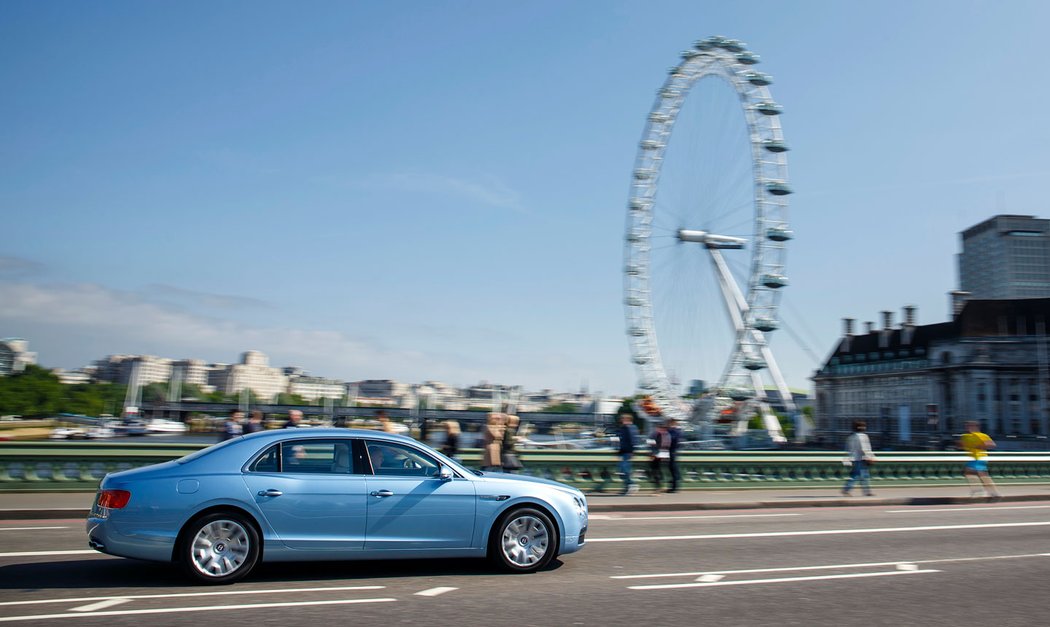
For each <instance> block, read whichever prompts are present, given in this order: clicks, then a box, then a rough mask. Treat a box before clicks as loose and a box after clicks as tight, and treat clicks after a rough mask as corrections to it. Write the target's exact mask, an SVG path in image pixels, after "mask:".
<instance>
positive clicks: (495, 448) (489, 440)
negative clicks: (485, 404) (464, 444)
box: [481, 412, 503, 472]
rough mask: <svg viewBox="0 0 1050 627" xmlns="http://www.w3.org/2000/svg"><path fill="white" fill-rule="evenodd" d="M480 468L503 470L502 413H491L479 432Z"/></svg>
mask: <svg viewBox="0 0 1050 627" xmlns="http://www.w3.org/2000/svg"><path fill="white" fill-rule="evenodd" d="M481 445H482V451H481V469H482V470H491V471H495V472H500V471H501V470H503V459H502V453H503V451H502V449H503V415H502V414H498V413H495V412H493V413H491V414H489V415H488V419H487V420H486V421H485V428H484V430H483V431H482V433H481Z"/></svg>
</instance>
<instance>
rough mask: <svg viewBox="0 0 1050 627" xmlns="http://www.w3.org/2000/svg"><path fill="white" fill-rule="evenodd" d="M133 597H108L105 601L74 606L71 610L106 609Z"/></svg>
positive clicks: (89, 610) (91, 610) (90, 610)
mask: <svg viewBox="0 0 1050 627" xmlns="http://www.w3.org/2000/svg"><path fill="white" fill-rule="evenodd" d="M129 601H131V599H106V600H105V601H99V602H98V603H90V604H88V605H81V606H80V607H74V608H72V609H70V610H69V611H70V612H95V611H98V610H104V609H106V608H107V607H113V606H114V605H120V604H122V603H127V602H129Z"/></svg>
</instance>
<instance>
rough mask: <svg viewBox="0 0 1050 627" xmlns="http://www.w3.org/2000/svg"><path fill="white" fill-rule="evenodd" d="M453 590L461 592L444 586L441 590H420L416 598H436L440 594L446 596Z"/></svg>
mask: <svg viewBox="0 0 1050 627" xmlns="http://www.w3.org/2000/svg"><path fill="white" fill-rule="evenodd" d="M453 590H459V588H450V587H448V586H442V587H439V588H431V589H429V590H420V591H419V592H417V593H416V596H420V597H436V596H437V595H439V594H445V593H446V592H452V591H453Z"/></svg>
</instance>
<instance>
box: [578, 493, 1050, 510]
mask: <svg viewBox="0 0 1050 627" xmlns="http://www.w3.org/2000/svg"><path fill="white" fill-rule="evenodd" d="M623 498H629V497H623ZM636 498H638V499H639V502H637V503H601V502H595V501H594V500H593V499H589V500H588V503H587V509H588V510H589V511H591V512H602V513H607V512H688V511H703V510H718V509H787V508H799V507H863V506H872V505H876V506H885V505H912V506H920V505H967V504H973V503H990V502H998V503H1006V502H1023V501H1046V500H1050V496H1048V495H1046V494H1015V495H1011V496H1003V497H1001V498H999V499H998V500H996V501H992V499H989V498H983V497H976V498H975V497H967V496H913V497H897V498H879V497H864V496H856V497H830V498H823V499H798V500H793V501H740V502H735V503H732V502H722V503H713V502H712V503H673V502H668V501H661V500H660V499H659V498H658V497H655V496H654V497H651V498H652V500H651V501H641V499H646V498H647V497H646V496H641V497H636Z"/></svg>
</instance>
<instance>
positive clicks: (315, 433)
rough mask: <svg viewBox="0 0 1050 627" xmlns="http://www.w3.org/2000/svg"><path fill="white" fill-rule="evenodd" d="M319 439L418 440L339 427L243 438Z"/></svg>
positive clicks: (280, 431)
mask: <svg viewBox="0 0 1050 627" xmlns="http://www.w3.org/2000/svg"><path fill="white" fill-rule="evenodd" d="M307 438H309V439H317V438H369V439H371V440H389V441H391V442H417V441H416V440H414V439H412V438H410V437H408V436H405V435H400V434H398V433H386V432H385V431H376V430H373V429H343V428H338V427H333V428H325V427H322V428H314V427H305V428H304V427H297V428H289V429H270V430H267V431H259V432H256V433H250V434H248V435H245V436H242V439H244V440H249V439H250V440H265V441H278V440H291V439H295V440H302V439H307Z"/></svg>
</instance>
